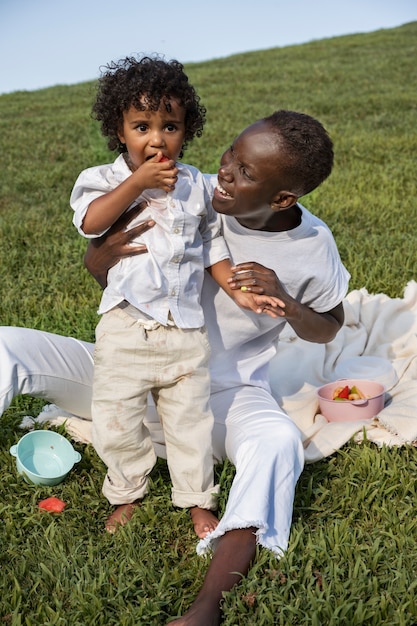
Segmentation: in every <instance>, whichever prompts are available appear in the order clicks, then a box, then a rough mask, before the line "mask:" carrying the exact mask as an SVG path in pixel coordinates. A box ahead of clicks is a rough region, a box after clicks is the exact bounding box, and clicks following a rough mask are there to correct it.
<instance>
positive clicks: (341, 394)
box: [337, 385, 349, 400]
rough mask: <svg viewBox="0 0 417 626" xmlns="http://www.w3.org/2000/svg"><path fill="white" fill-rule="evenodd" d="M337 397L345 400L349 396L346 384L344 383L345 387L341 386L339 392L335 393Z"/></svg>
mask: <svg viewBox="0 0 417 626" xmlns="http://www.w3.org/2000/svg"><path fill="white" fill-rule="evenodd" d="M337 397H338V398H343V399H345V400H347V399H348V398H349V387H348V385H346V387H343V389H342V390H341V391H339V393H338V394H337Z"/></svg>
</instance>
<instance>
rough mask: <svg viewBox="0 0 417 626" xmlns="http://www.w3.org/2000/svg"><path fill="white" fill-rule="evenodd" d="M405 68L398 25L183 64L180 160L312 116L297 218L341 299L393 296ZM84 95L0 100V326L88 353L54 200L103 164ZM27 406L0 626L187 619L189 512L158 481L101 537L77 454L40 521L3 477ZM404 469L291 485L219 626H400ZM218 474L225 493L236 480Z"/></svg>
mask: <svg viewBox="0 0 417 626" xmlns="http://www.w3.org/2000/svg"><path fill="white" fill-rule="evenodd" d="M416 58H417V22H413V23H410V24H406V25H404V26H402V27H399V28H395V29H390V30H380V31H377V32H374V33H369V34H360V35H350V36H345V37H337V38H333V39H326V40H322V41H314V42H311V43H308V44H303V45H297V46H290V47H285V48H275V49H271V50H265V51H260V52H250V53H246V54H239V55H234V56H231V57H228V58H224V59H218V60H214V61H210V62H205V63H196V64H188V65H187V66H186V69H187V72H188V75H189V77H190V79H191V81H192V82H193V84H194V85H195V86H196V88H197V91H198V92H199V94H200V95H201V98H202V101H203V103H204V104H205V105H206V107H207V109H208V116H207V124H206V128H205V131H204V134H203V136H202V138H201V139H197V140H195V142H194V143H193V144H192V145H191V146H190V148H189V150H188V151H187V153H186V155H185V158H184V160H185V161H186V162H190V163H192V164H194V165H196V166H197V167H199V168H200V169H202V170H203V171H209V172H215V171H216V170H217V168H218V162H219V157H220V155H221V153H222V151H223V150H224V149H225V148H226V147H227V146H228V145H229V144H230V142H231V141H232V140H233V138H234V137H235V135H236V134H237V133H239V132H240V130H242V129H243V128H244V127H245V126H246V125H247V124H249V123H251V122H253V121H255V120H256V119H258V118H259V117H262V116H265V115H268V114H270V113H271V112H272V111H274V110H275V109H278V108H288V109H294V110H297V111H303V112H306V113H309V114H311V115H313V116H315V117H317V118H319V119H320V120H321V121H322V122H323V124H324V125H325V126H326V128H327V129H328V131H329V133H330V135H331V137H332V138H333V140H334V143H335V152H336V165H335V169H334V172H333V173H332V175H331V177H330V178H329V180H328V181H326V183H325V184H324V185H323V186H322V187H320V188H319V189H318V190H316V191H315V192H313V193H312V194H311V195H310V196H308V197H306V198H304V199H303V203H304V204H305V205H306V206H307V207H308V208H309V209H311V210H312V211H313V212H315V213H316V214H317V215H319V216H320V217H322V218H323V219H324V220H325V221H326V222H327V223H328V224H329V226H330V227H331V229H332V230H333V232H334V234H335V237H336V240H337V243H338V245H339V249H340V251H341V255H342V258H343V261H344V262H345V264H346V266H347V267H348V269H349V271H350V272H351V274H352V281H351V288H352V289H355V288H360V287H366V288H367V289H368V290H369V291H370V292H373V293H377V292H385V293H387V294H388V295H389V296H391V297H396V296H401V295H402V292H403V289H404V287H405V285H406V283H407V282H408V281H409V280H412V279H416V273H417V272H416V269H417V268H416V234H415V226H414V221H415V214H416V209H415V204H416V199H415V198H416V146H417V131H416V129H417V99H416V93H417V72H416ZM108 60H110V59H103V62H106V61H108ZM94 91H95V84H94V83H89V82H88V83H83V84H78V85H73V86H56V87H52V88H49V89H43V90H40V91H35V92H16V93H13V94H5V95H1V96H0V137H1V168H0V237H1V248H0V264H1V268H2V272H1V276H2V287H1V296H2V297H1V299H0V324H2V325H20V326H30V327H36V328H40V329H44V330H50V331H53V332H58V333H63V334H70V335H73V336H77V337H80V338H82V339H86V340H93V337H94V327H95V325H96V321H97V316H96V308H97V304H98V302H99V298H100V290H99V288H98V286H97V285H96V284H95V283H94V281H93V279H92V278H91V277H90V276H89V275H88V274H87V272H86V271H85V270H84V268H83V264H82V257H83V252H84V249H85V241H84V240H83V239H82V238H81V237H80V236H79V235H78V234H77V233H76V231H75V228H74V227H73V226H72V223H71V220H72V211H71V209H70V208H69V204H68V200H69V195H70V192H71V189H72V186H73V184H74V181H75V179H76V177H77V175H78V173H79V172H80V171H81V170H82V169H84V168H85V167H88V166H91V165H94V164H98V163H102V162H107V161H109V160H112V159H113V156H112V155H110V154H109V153H108V152H107V149H106V147H105V142H104V140H103V138H102V137H101V136H100V133H99V128H98V125H97V123H96V122H94V121H92V120H91V118H90V109H91V104H92V101H93V98H94ZM40 406H41V403H39V402H35V401H30V400H28V399H19V400H16V401H15V403H14V404H13V407H12V408H11V409H10V410H9V411H7V413H6V415H5V416H4V417H3V421H2V428H1V429H0V458H1V460H2V467H3V477H2V484H1V487H0V494H1V496H0V511H1V522H0V543H1V545H2V548H1V550H0V566H1V571H2V576H1V577H0V621H2V622H3V623H5V624H12V625H13V626H15V625H16V626H17V625H20V624H27V625H29V626H32V625H33V626H38V625H39V624H50V625H52V624H71V626H75V625H78V624H80V625H81V624H82V625H86V624H92V623H95V624H97V626H99V625H101V624H103V626H104V625H106V626H108V625H109V624H118V625H120V626H122V625H124V626H130V625H133V624H143V625H146V626H150V625H153V624H155V625H158V624H164V623H165V621H166V619H167V618H168V616H170V615H175V614H176V613H177V612H178V611H181V610H182V607H186V606H188V604H189V603H190V602H191V600H192V598H193V597H194V595H195V593H196V590H198V588H199V586H200V583H201V580H202V576H203V574H204V571H205V568H206V562H205V561H204V559H201V558H198V557H197V556H196V555H195V554H194V543H195V542H194V538H193V536H192V534H191V531H190V529H189V522H188V518H187V517H186V514H184V513H178V512H175V511H173V510H172V508H171V506H170V502H169V484H168V480H167V476H168V475H167V470H166V466H165V465H164V464H163V463H159V464H158V466H157V468H156V469H155V471H154V473H153V475H152V478H153V481H154V483H155V484H154V493H155V495H152V496H151V497H149V498H148V499H147V500H146V504H145V505H144V506H143V507H142V509H141V512H140V514H139V515H138V516H137V519H136V521H135V523H134V524H132V526H131V527H130V528H129V529H127V530H126V531H123V533H121V534H120V536H118V537H115V538H110V537H107V536H103V532H102V525H103V520H104V518H105V517H106V515H107V505H106V502H105V501H104V499H103V498H102V496H101V495H100V487H101V480H102V475H103V467H102V466H101V464H100V462H99V461H98V459H97V457H96V456H95V454H94V452H93V451H92V450H91V449H90V448H85V449H82V453H83V461H82V464H80V470H79V472H78V474H75V475H73V476H72V477H70V478H69V479H68V480H67V481H65V483H64V484H63V485H62V486H61V487H60V493H58V494H57V495H61V497H63V499H64V500H66V501H68V502H71V503H72V504H71V506H70V507H68V510H66V512H65V515H63V516H62V517H60V518H59V519H51V518H49V517H47V516H39V515H38V514H37V513H36V502H37V501H38V500H39V499H41V497H46V495H47V494H46V495H45V490H41V489H40V488H35V487H33V486H30V485H24V484H22V482H21V481H20V480H17V479H16V475H15V469H14V462H13V460H12V458H11V457H10V455H9V453H8V450H9V447H10V445H12V443H15V441H16V439H17V437H18V436H19V430H18V428H17V424H18V422H19V420H20V416H21V414H22V413H25V412H28V411H35V410H37V409H39V408H40ZM80 450H81V448H80ZM416 470H417V454H416V450H415V449H401V450H377V449H375V448H374V447H373V446H371V445H364V446H363V447H361V448H358V447H356V446H354V445H352V446H346V448H345V449H343V450H342V451H340V452H339V453H338V454H336V455H334V456H333V457H332V458H331V459H329V460H326V461H324V462H322V463H318V464H316V465H314V466H312V467H309V468H306V470H305V472H304V474H303V476H302V479H301V481H300V484H299V488H298V491H297V500H296V508H295V513H294V527H293V532H292V536H291V545H290V550H289V552H288V555H287V556H286V557H285V558H284V559H283V560H282V561H281V562H280V563H277V562H276V561H275V560H274V559H273V558H272V557H271V556H270V555H268V554H266V553H261V554H260V555H259V559H258V560H257V565H256V567H255V568H254V569H253V570H252V572H251V573H250V575H249V577H248V579H247V580H245V581H244V582H243V583H242V584H241V585H240V586H239V587H238V588H237V589H236V590H234V591H233V592H232V593H230V594H228V596H227V598H226V600H225V621H224V624H225V625H227V626H236V625H240V624H242V625H254V626H263V625H269V624H282V625H283V626H289V625H296V626H301V625H304V624H311V625H312V626H319V625H320V626H322V625H335V626H336V625H339V624H343V625H344V624H346V625H347V624H349V626H351V625H354V624H358V625H359V624H361V625H362V624H367V625H371V624H372V625H375V626H380V625H381V624H386V625H389V626H393V625H395V624H398V625H402V626H404V625H410V626H412V625H414V624H416V623H417V603H416V601H415V588H416V563H417V548H416V545H417V522H416V516H415V503H416V486H415V485H416V481H415V476H416ZM217 471H218V473H219V477H220V478H221V481H222V486H223V489H224V491H226V489H227V485H228V484H229V482H230V480H231V476H232V474H233V469H232V468H231V467H230V465H229V464H227V463H226V464H225V465H224V466H221V467H219V468H217ZM368 484H372V485H373V486H374V490H373V491H372V494H373V495H372V498H371V496H370V492H369V490H368V489H367V485H368ZM155 547H157V549H155Z"/></svg>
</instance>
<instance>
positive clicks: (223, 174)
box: [213, 120, 285, 229]
mask: <svg viewBox="0 0 417 626" xmlns="http://www.w3.org/2000/svg"><path fill="white" fill-rule="evenodd" d="M281 159H282V157H281V155H280V150H279V145H278V139H277V136H276V135H274V134H273V133H272V132H271V127H270V126H269V125H268V124H267V123H266V122H264V121H263V120H261V121H259V122H256V123H255V124H252V125H251V126H249V127H248V128H246V129H245V130H244V131H243V132H242V133H241V134H240V135H239V136H238V137H237V138H236V139H235V141H234V142H233V144H232V145H231V147H230V148H229V149H228V150H226V152H225V153H224V154H223V156H222V158H221V161H220V169H219V173H218V185H217V187H216V189H215V192H214V196H213V207H214V209H215V210H216V211H217V212H218V213H224V214H225V215H232V216H234V217H236V218H238V219H239V222H241V223H242V224H243V225H247V226H248V228H255V229H256V228H262V226H264V224H265V221H266V220H267V219H270V217H271V211H272V209H271V204H272V202H273V200H274V198H275V197H276V196H277V195H278V192H279V191H280V190H282V189H285V187H284V186H283V182H284V181H281V180H280V178H281V176H280V169H281V168H280V163H281V162H282V161H281ZM281 183H282V184H281Z"/></svg>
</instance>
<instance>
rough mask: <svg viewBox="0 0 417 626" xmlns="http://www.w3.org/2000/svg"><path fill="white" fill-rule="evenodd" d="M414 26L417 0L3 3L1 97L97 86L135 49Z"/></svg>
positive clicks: (170, 49) (194, 47)
mask: <svg viewBox="0 0 417 626" xmlns="http://www.w3.org/2000/svg"><path fill="white" fill-rule="evenodd" d="M415 20H417V1H416V0H340V1H339V2H338V1H337V0H286V1H283V0H252V1H251V2H247V1H245V0H239V1H236V2H227V1H225V0H206V1H205V2H200V1H199V0H194V1H193V0H191V1H190V0H188V1H182V0H177V1H176V2H175V1H174V0H170V1H169V2H168V1H167V0H147V2H140V1H139V0H121V2H117V0H111V1H110V0H0V58H1V70H0V93H8V92H12V91H16V90H21V89H27V90H33V89H40V88H43V87H49V86H52V85H56V84H74V83H78V82H83V81H87V80H93V79H95V78H97V77H98V76H99V73H100V71H99V68H100V66H101V65H104V64H106V63H108V62H109V61H111V60H116V59H119V58H122V57H125V56H127V55H130V54H135V53H150V52H160V53H162V54H164V55H165V56H166V57H167V58H176V59H178V60H179V61H181V62H183V63H187V62H192V61H206V60H209V59H213V58H219V57H226V56H229V55H231V54H235V53H238V52H247V51H249V50H261V49H266V48H274V47H277V46H287V45H291V44H297V43H304V42H307V41H311V40H313V39H323V38H327V37H333V36H338V35H344V34H352V33H360V32H370V31H374V30H378V29H380V28H393V27H395V26H400V25H401V24H405V23H407V22H411V21H415Z"/></svg>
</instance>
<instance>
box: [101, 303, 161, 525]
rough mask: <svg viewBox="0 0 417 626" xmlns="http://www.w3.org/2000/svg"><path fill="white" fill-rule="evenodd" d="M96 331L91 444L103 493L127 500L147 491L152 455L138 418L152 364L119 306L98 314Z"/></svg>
mask: <svg viewBox="0 0 417 626" xmlns="http://www.w3.org/2000/svg"><path fill="white" fill-rule="evenodd" d="M96 337H97V343H96V350H95V370H94V382H93V403H92V416H93V445H94V447H95V448H96V450H97V453H98V454H99V456H100V457H101V459H102V460H103V461H104V463H105V464H106V465H107V475H106V478H105V480H104V484H103V493H104V495H105V496H106V498H107V499H108V500H109V502H110V503H111V504H115V505H129V504H132V503H135V502H136V501H137V500H139V499H141V498H143V496H144V495H145V494H146V492H147V484H148V474H149V473H150V471H151V470H152V468H153V466H154V464H155V461H156V455H155V452H154V448H153V444H152V441H151V438H150V436H149V432H148V429H147V428H146V426H144V424H143V418H144V416H145V412H146V405H147V392H148V389H149V387H150V386H151V383H150V382H149V378H150V377H151V376H152V375H153V370H154V368H153V361H152V351H149V349H148V346H147V340H146V333H145V331H144V329H143V328H142V327H141V326H140V325H139V324H137V322H136V321H135V320H134V319H133V318H131V317H129V316H128V315H127V314H126V313H125V312H123V311H121V310H120V309H115V310H114V311H110V312H109V313H106V314H105V315H103V317H102V319H101V321H100V323H99V325H98V326H97V331H96ZM133 508H134V507H125V509H121V510H120V512H119V513H120V517H118V516H117V515H116V517H115V519H114V520H113V521H114V522H116V523H118V522H122V520H123V514H124V516H127V517H128V518H130V516H131V512H133ZM111 522H112V520H109V523H108V524H109V525H110V526H111ZM109 529H110V528H109Z"/></svg>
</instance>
